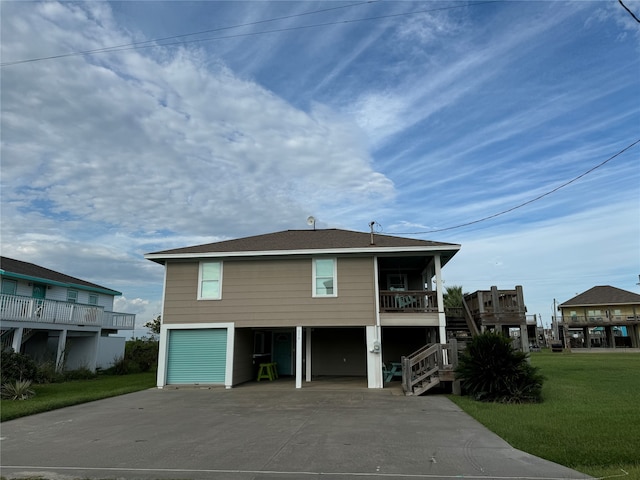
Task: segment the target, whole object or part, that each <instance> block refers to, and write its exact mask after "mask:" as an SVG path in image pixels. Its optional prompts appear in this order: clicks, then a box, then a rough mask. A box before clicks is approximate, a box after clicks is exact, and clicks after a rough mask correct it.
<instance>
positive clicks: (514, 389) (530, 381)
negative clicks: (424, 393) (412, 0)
mask: <svg viewBox="0 0 640 480" xmlns="http://www.w3.org/2000/svg"><path fill="white" fill-rule="evenodd" d="M456 377H457V378H458V379H459V380H461V382H460V384H461V387H462V391H463V394H465V395H470V396H472V397H473V398H475V399H476V400H480V401H485V402H501V403H526V402H539V401H541V394H542V383H543V381H544V377H543V376H542V375H540V374H539V373H538V369H537V368H535V367H533V366H531V364H530V363H529V362H528V355H527V354H526V353H524V352H520V351H518V350H515V349H514V348H513V346H512V344H511V340H510V339H509V338H508V337H506V336H504V335H501V334H498V333H491V332H485V333H483V334H480V335H476V336H475V337H473V339H472V340H471V342H470V343H469V344H468V345H467V348H466V350H465V351H464V352H463V353H462V354H461V355H460V360H459V362H458V367H457V368H456Z"/></svg>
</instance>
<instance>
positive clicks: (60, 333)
mask: <svg viewBox="0 0 640 480" xmlns="http://www.w3.org/2000/svg"><path fill="white" fill-rule="evenodd" d="M0 282H1V285H2V292H1V294H0V332H1V335H2V336H1V338H2V348H3V349H5V348H12V349H13V350H14V351H16V352H20V353H25V354H27V355H29V356H31V357H32V358H34V359H35V360H36V361H41V362H49V361H54V362H55V365H56V367H57V368H59V369H63V370H74V369H78V368H88V369H90V370H95V369H96V368H107V367H109V366H111V365H112V364H113V362H114V360H115V359H116V358H118V357H122V355H123V354H124V345H125V337H121V336H113V334H117V333H118V332H119V331H121V330H122V331H131V330H133V329H134V326H135V315H134V314H128V313H117V312H114V311H113V301H114V298H115V297H116V296H117V295H121V293H120V292H118V291H116V290H112V289H110V288H106V287H102V286H100V285H96V284H95V283H91V282H87V281H85V280H82V279H79V278H75V277H72V276H69V275H66V274H64V273H60V272H56V271H54V270H50V269H48V268H44V267H41V266H39V265H35V264H33V263H28V262H23V261H20V260H14V259H12V258H8V257H0Z"/></svg>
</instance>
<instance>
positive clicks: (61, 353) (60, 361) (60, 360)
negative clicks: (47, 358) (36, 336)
mask: <svg viewBox="0 0 640 480" xmlns="http://www.w3.org/2000/svg"><path fill="white" fill-rule="evenodd" d="M66 345H67V329H66V328H65V329H64V330H61V331H60V335H59V336H58V352H57V353H56V371H58V372H61V371H63V370H64V367H65V365H64V364H65V355H66V352H65V348H66Z"/></svg>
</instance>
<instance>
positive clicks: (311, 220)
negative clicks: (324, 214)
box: [307, 217, 316, 230]
mask: <svg viewBox="0 0 640 480" xmlns="http://www.w3.org/2000/svg"><path fill="white" fill-rule="evenodd" d="M307 225H309V226H310V227H311V226H313V229H314V230H315V229H316V219H315V218H313V217H309V218H307Z"/></svg>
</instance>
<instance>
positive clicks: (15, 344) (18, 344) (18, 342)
mask: <svg viewBox="0 0 640 480" xmlns="http://www.w3.org/2000/svg"><path fill="white" fill-rule="evenodd" d="M23 333H24V327H18V328H16V329H15V330H14V331H13V341H12V342H11V348H13V351H14V352H16V353H20V349H21V348H22V335H23Z"/></svg>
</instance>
